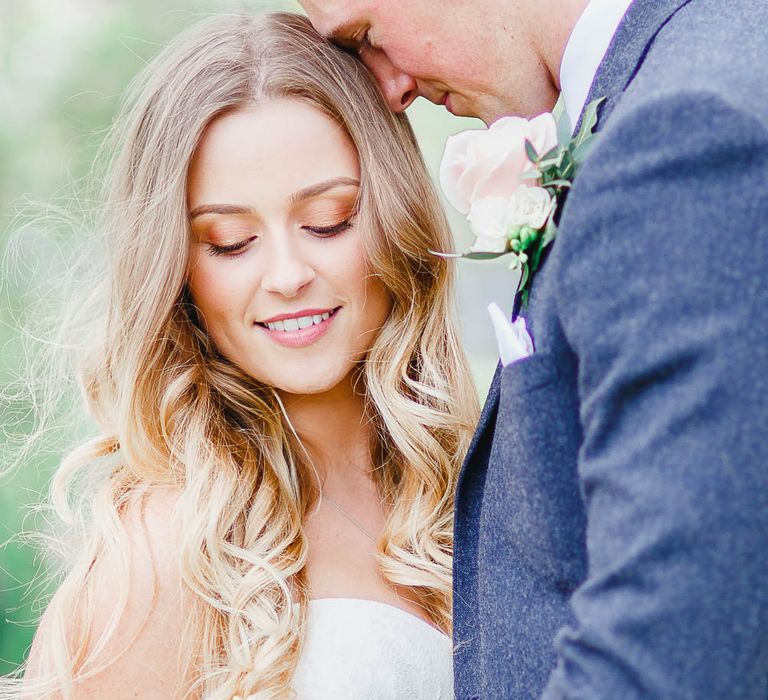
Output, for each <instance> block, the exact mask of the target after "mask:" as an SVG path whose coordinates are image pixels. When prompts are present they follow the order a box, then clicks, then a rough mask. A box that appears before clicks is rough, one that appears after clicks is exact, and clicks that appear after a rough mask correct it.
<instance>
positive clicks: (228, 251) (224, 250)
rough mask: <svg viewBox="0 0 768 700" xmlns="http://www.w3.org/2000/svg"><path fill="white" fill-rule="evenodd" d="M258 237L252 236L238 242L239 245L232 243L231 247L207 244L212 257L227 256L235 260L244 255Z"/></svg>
mask: <svg viewBox="0 0 768 700" xmlns="http://www.w3.org/2000/svg"><path fill="white" fill-rule="evenodd" d="M257 238H258V236H250V237H249V238H246V239H245V240H242V241H238V242H237V243H230V244H229V245H216V244H215V243H207V244H206V245H207V246H208V252H209V253H210V254H211V255H214V256H215V255H226V256H228V257H230V258H235V257H237V256H238V255H242V254H243V253H244V252H245V251H246V249H247V248H248V246H249V244H250V243H252V242H253V241H255V240H256V239H257Z"/></svg>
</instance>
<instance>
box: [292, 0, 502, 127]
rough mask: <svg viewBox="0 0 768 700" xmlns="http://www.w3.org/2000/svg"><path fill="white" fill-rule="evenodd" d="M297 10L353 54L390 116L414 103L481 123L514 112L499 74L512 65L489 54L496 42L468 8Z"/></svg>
mask: <svg viewBox="0 0 768 700" xmlns="http://www.w3.org/2000/svg"><path fill="white" fill-rule="evenodd" d="M300 2H301V4H302V5H303V6H304V9H305V10H306V11H307V14H308V15H309V18H310V19H311V21H312V23H313V25H314V26H315V28H316V29H317V30H318V32H320V33H321V34H323V35H324V36H326V37H328V38H330V39H331V40H333V41H334V42H335V43H336V44H338V45H340V46H342V47H345V48H348V49H351V50H354V51H356V52H357V53H358V55H359V56H360V59H361V60H362V61H363V63H365V65H366V66H367V67H368V68H369V70H370V71H371V72H372V73H373V75H374V77H375V78H376V80H377V82H378V83H379V86H380V88H381V90H382V92H383V93H384V96H385V97H386V99H387V102H388V103H389V105H390V107H391V108H392V110H394V111H395V112H401V111H403V110H404V109H405V108H406V107H408V105H410V104H411V103H412V102H413V101H414V100H415V99H416V98H417V97H419V96H421V97H425V98H426V99H428V100H429V101H430V102H434V103H435V104H441V105H445V107H446V109H448V110H449V111H450V112H452V113H453V114H457V115H462V116H475V117H480V118H481V119H483V120H484V121H485V122H487V123H490V122H492V121H493V120H494V119H496V118H498V117H500V116H502V115H504V114H508V113H510V111H515V107H516V105H515V104H514V101H513V102H512V103H511V104H510V101H509V99H508V97H509V94H508V93H509V91H510V88H511V86H510V85H507V84H505V82H504V81H505V80H506V79H507V78H506V73H505V71H500V70H499V66H500V65H503V66H509V65H510V63H509V61H510V59H511V58H512V59H514V57H510V56H509V55H505V56H502V55H500V51H499V50H495V48H496V49H498V48H499V47H501V46H503V45H504V43H505V42H502V41H498V40H497V39H500V38H501V35H499V36H496V34H495V31H496V30H494V28H493V27H492V26H489V23H488V22H487V21H485V20H484V19H483V17H480V16H478V14H479V12H478V7H477V5H476V4H475V3H473V2H464V1H459V0H300ZM506 2H507V0H505V3H506ZM497 24H500V23H497ZM506 39H508V37H506ZM506 43H508V42H506ZM513 64H514V63H513ZM505 93H506V94H505Z"/></svg>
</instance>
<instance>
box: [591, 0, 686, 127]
mask: <svg viewBox="0 0 768 700" xmlns="http://www.w3.org/2000/svg"><path fill="white" fill-rule="evenodd" d="M689 2H690V0H635V2H633V3H632V4H631V5H630V6H629V9H628V10H627V14H626V15H624V18H623V19H622V20H621V22H620V23H619V27H618V29H617V30H616V33H615V34H614V36H613V39H612V40H611V43H610V45H609V46H608V51H607V52H606V54H605V57H604V58H603V60H602V62H601V63H600V67H599V68H598V70H597V75H595V79H594V80H593V81H592V86H591V87H590V89H589V96H588V97H587V102H586V104H587V105H588V104H589V103H590V102H592V101H594V100H596V99H599V98H601V97H605V98H606V99H605V102H604V103H603V104H602V105H601V106H600V111H599V121H598V127H597V128H598V129H599V128H600V127H601V126H602V124H603V122H604V121H605V120H606V119H607V118H608V116H609V115H610V113H611V112H612V111H613V109H614V107H615V106H616V104H617V103H618V101H619V100H620V99H621V95H622V94H623V93H624V91H625V90H626V89H627V87H629V84H630V83H631V82H632V79H633V78H634V77H635V74H636V73H637V71H638V69H639V68H640V66H641V65H642V64H643V60H644V59H645V55H646V53H647V52H648V49H649V48H650V46H651V44H652V42H653V40H654V39H655V38H656V35H657V34H658V33H659V32H660V31H661V29H662V28H663V27H664V25H665V24H666V23H667V22H668V21H669V20H670V19H671V18H672V17H673V16H674V14H675V13H676V12H677V11H678V10H679V9H680V8H681V7H683V6H685V5H687V4H688V3H689ZM583 116H584V112H582V113H581V115H580V116H579V122H578V125H577V128H578V126H580V125H581V120H582V118H583Z"/></svg>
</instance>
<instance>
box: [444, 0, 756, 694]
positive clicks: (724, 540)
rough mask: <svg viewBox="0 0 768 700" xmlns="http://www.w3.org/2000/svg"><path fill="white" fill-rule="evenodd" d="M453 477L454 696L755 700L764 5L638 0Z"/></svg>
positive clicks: (596, 88) (617, 41) (600, 82)
mask: <svg viewBox="0 0 768 700" xmlns="http://www.w3.org/2000/svg"><path fill="white" fill-rule="evenodd" d="M601 96H605V97H607V98H608V101H607V102H606V103H605V105H604V107H603V109H602V110H601V114H600V121H599V125H598V128H599V134H600V135H599V140H598V142H597V145H596V147H595V149H594V150H593V152H592V153H591V155H590V157H589V159H588V160H587V161H586V162H585V164H584V166H583V168H582V170H581V172H580V174H579V176H578V178H577V179H576V182H575V184H574V187H573V190H572V192H571V194H570V196H569V198H568V200H567V202H566V205H565V207H564V210H563V214H562V218H561V220H560V234H559V236H558V238H557V240H556V241H555V242H554V244H553V245H552V247H551V249H550V251H549V253H548V255H547V257H546V258H545V260H544V263H543V266H542V267H541V269H540V270H539V272H538V273H537V275H536V277H535V279H534V283H533V288H532V292H531V298H530V304H529V307H528V309H527V311H526V312H525V313H526V316H527V320H528V324H529V329H530V331H531V334H532V336H533V338H534V341H535V345H536V353H535V354H534V355H533V356H531V357H530V358H527V359H524V360H522V361H520V362H518V363H514V364H512V365H510V366H508V367H506V368H504V369H499V370H498V371H497V373H496V376H495V377H494V381H493V384H492V386H491V391H490V394H489V398H488V402H487V404H486V407H485V410H484V412H483V417H482V419H481V424H480V428H479V430H478V434H477V436H476V438H475V442H474V445H473V448H472V450H471V451H470V454H469V456H468V458H467V460H466V463H465V465H464V469H463V470H462V475H461V479H460V482H459V489H458V496H457V507H456V521H455V526H456V556H455V566H454V569H455V570H454V578H455V602H454V613H455V637H456V656H455V669H456V695H457V698H459V699H460V700H463V699H465V698H483V699H484V700H485V699H494V700H496V699H500V698H501V699H507V698H510V699H512V698H539V697H543V698H546V699H547V700H554V699H556V698H568V699H577V698H578V699H582V698H584V699H587V698H589V699H590V700H593V699H602V698H605V699H606V700H632V699H634V698H664V699H667V698H669V699H675V698H690V699H692V700H693V699H695V700H708V699H710V698H711V699H713V700H714V699H717V700H722V699H725V698H728V699H733V700H741V699H747V698H749V699H753V698H754V699H758V698H759V699H760V700H764V699H765V698H768V422H767V421H766V418H767V417H768V408H767V407H768V283H767V282H766V276H767V275H768V224H767V223H766V222H767V221H768V9H767V6H766V3H765V2H764V0H760V1H759V2H758V1H757V0H739V1H736V0H688V1H685V0H635V2H634V3H633V5H632V6H631V7H630V9H629V12H628V14H627V16H626V17H625V18H624V20H623V21H622V24H621V25H620V27H619V29H618V31H617V34H616V36H615V37H614V40H613V42H612V44H611V47H610V48H609V50H608V53H607V55H606V57H605V59H604V61H603V64H602V65H601V67H600V70H599V72H598V75H597V77H596V79H595V83H594V84H593V86H592V90H591V97H590V99H592V98H595V97H601Z"/></svg>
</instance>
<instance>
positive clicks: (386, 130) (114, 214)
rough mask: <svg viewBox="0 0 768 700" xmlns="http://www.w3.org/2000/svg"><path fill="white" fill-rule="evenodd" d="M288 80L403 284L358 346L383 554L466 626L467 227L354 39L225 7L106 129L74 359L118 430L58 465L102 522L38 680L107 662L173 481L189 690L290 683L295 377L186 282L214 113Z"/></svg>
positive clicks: (395, 281)
mask: <svg viewBox="0 0 768 700" xmlns="http://www.w3.org/2000/svg"><path fill="white" fill-rule="evenodd" d="M278 97H281V98H286V97H287V98H293V99H297V100H301V101H303V102H305V103H308V104H310V105H312V106H313V107H314V108H316V109H318V110H320V111H321V112H323V113H325V114H326V115H329V116H330V117H331V118H333V119H334V120H335V121H336V122H337V123H338V124H340V125H341V126H342V127H343V128H344V129H345V130H346V132H347V133H348V134H349V136H350V138H351V139H352V141H353V143H354V145H355V147H356V148H357V152H358V156H359V159H360V166H361V177H362V183H361V194H360V201H359V221H360V230H361V231H363V232H367V233H368V235H367V236H366V238H365V250H366V255H367V259H368V262H369V264H370V267H371V268H372V269H373V270H374V271H375V273H376V274H377V275H378V276H379V277H380V279H381V280H382V282H383V283H384V285H385V286H386V288H387V289H388V290H389V293H390V295H391V298H392V311H391V314H390V316H389V317H388V319H387V321H386V322H385V324H384V326H383V327H382V328H381V330H380V332H379V333H378V336H377V338H376V340H375V341H374V344H373V346H372V347H371V349H370V351H369V352H368V354H367V357H366V358H365V360H364V361H363V362H362V363H361V365H360V367H359V379H360V381H359V386H360V387H361V391H362V392H363V393H364V396H365V401H366V409H367V414H368V417H369V419H370V422H371V425H372V431H371V433H372V438H371V448H370V449H371V458H372V461H373V464H374V466H375V467H376V468H375V469H374V472H373V473H374V475H375V478H376V480H377V485H378V487H379V489H380V493H381V496H382V499H383V502H384V503H385V504H387V521H386V526H385V529H384V531H383V533H382V534H381V537H380V538H379V540H378V542H377V553H378V560H379V563H380V566H381V570H382V572H383V575H384V576H385V578H386V579H387V580H388V581H389V582H391V583H392V584H397V585H402V586H408V587H411V588H412V589H414V590H415V591H417V593H418V594H419V600H420V602H421V604H423V606H424V608H425V609H426V611H427V612H428V614H429V615H430V616H431V618H432V619H433V620H434V621H435V622H436V624H438V625H439V626H440V627H441V628H443V629H444V630H445V631H449V630H450V626H451V560H452V542H453V536H452V529H453V528H452V523H453V519H452V504H453V496H454V490H455V484H456V477H457V474H458V470H459V467H460V464H461V461H462V459H463V456H464V454H465V451H466V449H467V447H468V443H469V439H470V436H471V433H472V430H473V427H474V423H475V420H476V416H477V410H478V407H477V400H476V394H475V389H474V386H473V384H472V380H471V375H470V371H469V368H468V365H467V362H466V359H465V357H464V354H463V352H462V350H461V346H460V341H459V337H458V333H457V330H456V325H455V321H454V310H453V296H452V295H453V280H452V271H451V267H450V264H449V263H448V262H446V261H445V260H444V259H441V258H439V257H437V256H434V255H431V254H430V253H429V252H428V251H429V250H435V249H438V250H446V249H449V248H450V247H451V240H450V237H449V232H448V226H447V223H446V220H445V217H444V214H443V213H442V210H441V207H440V205H439V202H438V200H437V198H436V196H435V193H434V191H433V188H432V185H431V183H430V180H429V177H428V175H427V172H426V169H425V167H424V164H423V161H422V159H421V156H420V153H419V150H418V147H417V144H416V141H415V139H414V136H413V133H412V131H411V129H410V126H409V125H408V122H407V120H406V118H405V117H404V116H402V115H395V114H392V113H391V112H390V110H389V109H388V107H387V105H386V103H385V102H384V100H383V98H382V97H381V95H380V93H379V92H378V89H377V88H376V87H375V85H374V84H373V82H372V81H371V80H370V78H369V76H368V74H367V73H366V70H365V68H364V67H363V66H362V65H361V64H360V63H359V62H358V61H357V60H356V59H355V58H354V57H352V56H351V55H349V54H347V53H345V52H344V51H342V50H340V49H338V48H336V47H334V46H332V45H331V44H330V43H328V42H327V41H325V40H324V39H322V38H321V37H319V36H318V35H317V34H316V33H315V32H314V30H313V29H312V28H311V26H310V24H309V22H308V21H307V20H306V18H304V17H302V16H299V15H292V14H285V13H275V14H270V15H264V16H260V17H252V16H247V15H226V16H219V17H214V18H210V19H206V20H204V21H201V22H199V23H198V24H196V25H195V26H193V27H192V28H191V29H189V30H187V31H186V32H184V33H183V34H182V35H181V36H179V37H178V38H177V39H176V40H174V41H173V42H172V43H171V44H170V45H169V46H168V47H166V48H165V49H164V50H162V51H161V52H160V54H159V55H158V56H157V57H156V59H155V60H154V61H152V62H151V63H150V64H149V65H148V66H147V67H146V69H145V70H144V71H143V72H142V73H141V74H140V75H138V76H137V78H136V79H135V81H134V82H133V83H132V86H131V88H130V89H129V92H128V96H127V100H126V102H125V103H124V105H123V107H122V112H121V116H120V117H119V118H118V120H117V122H116V125H115V128H114V129H113V132H112V134H111V139H110V141H109V145H108V146H107V148H108V149H109V150H110V152H112V153H114V156H113V158H112V160H111V162H110V166H109V173H110V174H109V177H108V178H106V181H105V184H104V188H105V191H104V193H103V199H102V201H103V203H104V204H103V208H102V214H101V217H100V218H101V220H100V221H99V223H98V226H99V230H100V231H103V232H104V233H105V240H106V247H107V250H108V263H107V265H106V269H105V276H104V280H103V281H102V283H101V284H100V285H99V286H97V287H95V288H93V289H92V290H91V292H90V294H89V296H88V298H84V297H83V296H78V298H77V308H76V311H75V313H74V314H73V315H72V316H71V317H70V318H69V325H70V327H71V328H74V329H76V332H77V333H78V334H80V338H87V339H88V340H87V343H85V345H86V347H85V348H83V347H82V345H83V343H80V345H81V348H80V350H79V351H78V352H77V353H76V357H75V358H74V362H75V367H74V372H75V374H76V376H77V377H78V382H79V384H80V387H81V389H82V393H83V396H84V398H85V401H86V404H87V409H88V411H89V413H90V415H91V416H92V417H95V419H96V421H97V422H98V425H99V430H100V435H99V436H98V437H94V438H93V439H90V440H88V441H87V442H85V443H84V444H82V445H81V446H79V447H78V448H77V449H75V450H74V451H73V452H71V453H70V454H69V455H68V456H67V457H66V458H65V459H64V460H63V462H62V464H61V466H60V468H59V469H58V471H57V472H56V475H55V477H54V480H53V483H52V502H53V505H54V506H55V508H56V511H57V512H58V514H59V516H60V517H61V518H62V519H63V520H64V521H66V522H68V523H69V524H70V525H71V526H72V527H73V528H74V529H76V530H78V531H80V532H81V533H82V536H83V539H84V542H83V544H82V546H81V547H80V550H79V553H78V557H77V559H76V560H75V561H74V563H73V564H71V565H70V566H69V568H68V570H67V572H66V577H65V579H64V581H63V584H62V586H61V588H60V589H59V592H58V594H57V596H56V597H55V598H54V602H53V603H52V605H51V607H50V608H49V610H48V611H47V613H46V616H47V618H48V619H49V621H50V624H49V625H48V626H47V629H48V634H46V635H45V637H44V639H43V640H42V642H41V643H42V647H41V649H40V659H41V663H40V666H41V669H42V672H41V673H40V674H39V675H38V677H36V678H35V679H33V681H32V685H27V686H26V688H27V689H28V691H29V693H30V694H31V695H33V696H34V697H41V696H42V695H45V694H49V695H54V694H55V695H56V696H57V697H64V698H69V697H72V696H73V692H74V691H73V689H74V687H75V684H76V683H77V681H78V680H79V679H82V678H85V677H87V676H89V675H91V674H92V673H95V672H96V671H97V670H99V669H101V668H103V667H104V666H103V658H99V659H97V658H96V655H97V651H98V650H99V649H104V646H105V641H106V638H108V637H109V636H110V635H113V634H114V632H115V629H116V627H117V625H118V623H119V621H120V616H121V614H122V611H124V609H125V606H126V601H127V597H128V590H127V587H128V583H127V581H128V576H127V572H128V571H129V565H130V561H129V552H128V544H127V538H126V532H125V527H124V522H123V519H124V515H125V513H126V510H127V509H128V508H129V507H130V506H131V505H133V504H136V503H138V502H141V500H142V499H143V498H144V497H145V495H146V494H147V492H148V491H149V490H150V489H151V488H154V487H155V486H157V485H160V484H169V485H173V486H174V487H175V488H176V489H177V490H178V492H179V494H180V495H179V497H178V502H177V505H176V507H175V511H174V512H175V517H176V518H177V519H178V520H177V523H176V524H177V526H178V528H179V529H180V530H181V531H182V532H183V533H184V538H183V545H182V548H181V552H180V554H179V556H180V567H181V575H182V579H183V582H184V585H185V587H186V589H187V591H188V592H189V593H190V599H191V600H192V605H191V610H190V611H189V615H188V616H187V621H186V627H185V631H184V635H183V637H182V639H181V640H180V644H181V647H182V648H183V651H184V655H185V656H186V657H187V658H189V659H191V660H192V661H190V664H189V668H188V669H187V670H186V672H187V673H188V675H189V678H188V679H187V684H186V688H187V695H188V696H203V697H206V698H222V699H223V698H226V699H229V698H231V697H233V696H235V695H241V696H246V695H252V696H253V697H254V698H257V699H259V700H260V699H262V698H264V699H266V698H283V697H291V695H292V692H291V690H290V684H291V678H292V675H293V672H294V670H295V667H296V663H297V660H298V656H299V653H300V649H301V642H302V630H303V627H304V620H305V617H306V610H307V602H308V596H309V592H308V590H307V586H306V581H305V580H304V570H305V564H306V561H307V541H306V535H305V532H304V529H303V522H304V520H305V517H306V515H307V514H308V512H309V511H310V509H311V507H312V505H313V501H314V500H315V499H316V490H313V488H311V480H310V479H309V478H308V476H307V473H308V470H307V464H306V459H305V457H304V456H303V455H304V454H305V453H304V452H303V451H302V449H301V445H300V443H299V441H298V438H297V436H296V435H295V434H294V433H293V432H292V430H291V428H290V424H289V422H288V420H287V417H286V415H285V413H284V411H283V410H282V406H281V404H280V401H279V398H278V397H277V395H276V392H275V391H274V389H273V388H271V387H269V386H265V385H263V384H260V383H259V382H257V381H256V380H254V379H253V378H252V377H250V376H247V375H245V374H244V373H243V372H242V371H241V370H239V369H238V368H237V367H236V366H234V365H233V364H231V363H230V362H228V361H227V360H226V359H224V358H222V357H221V356H220V355H219V354H218V353H217V352H216V349H215V347H214V346H213V344H212V342H211V340H210V338H209V337H208V336H207V334H206V333H205V331H204V329H203V328H201V326H200V324H199V323H197V322H196V315H195V310H194V307H193V305H192V302H191V300H190V297H189V294H188V292H187V288H186V275H187V265H188V249H189V236H190V227H189V221H188V216H187V211H186V184H187V169H188V166H189V163H190V160H191V158H192V156H193V154H194V152H195V149H196V147H197V145H198V143H199V141H200V139H201V136H202V134H203V131H204V130H205V128H206V126H207V125H208V124H209V123H210V122H211V120H213V119H214V118H215V117H216V116H218V115H221V114H222V113H224V112H225V111H227V110H233V109H237V108H239V107H243V106H246V105H250V104H253V103H254V102H259V101H263V100H269V99H273V98H278ZM150 240H151V244H150V243H149V242H150ZM102 264H103V263H102ZM71 371H72V370H71V369H70V372H71ZM94 475H97V476H94ZM84 483H91V484H93V485H92V486H91V487H90V488H85V487H84ZM107 552H108V553H109V554H110V557H111V560H112V559H113V560H115V561H117V562H118V567H119V568H120V570H121V571H122V572H123V573H124V574H125V575H124V576H121V578H122V580H124V581H126V583H125V588H124V589H123V590H119V591H116V592H115V601H116V610H115V613H114V614H113V615H112V617H111V618H110V624H109V625H108V627H107V629H106V631H105V632H104V634H103V635H102V637H101V638H100V639H99V640H94V639H92V638H91V635H89V633H88V630H89V627H90V622H91V621H92V615H91V612H90V610H89V605H90V603H89V601H92V600H93V595H94V593H93V586H94V578H93V575H92V574H93V565H94V562H96V561H97V559H98V558H99V557H102V556H104V554H105V553H107ZM97 667H98V668H97ZM17 690H18V688H17ZM25 692H27V691H25Z"/></svg>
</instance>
